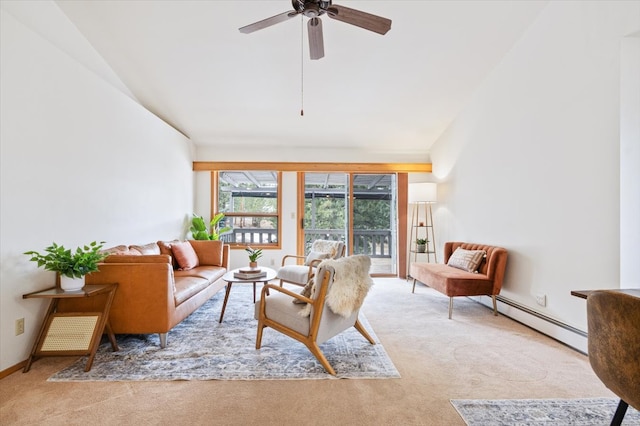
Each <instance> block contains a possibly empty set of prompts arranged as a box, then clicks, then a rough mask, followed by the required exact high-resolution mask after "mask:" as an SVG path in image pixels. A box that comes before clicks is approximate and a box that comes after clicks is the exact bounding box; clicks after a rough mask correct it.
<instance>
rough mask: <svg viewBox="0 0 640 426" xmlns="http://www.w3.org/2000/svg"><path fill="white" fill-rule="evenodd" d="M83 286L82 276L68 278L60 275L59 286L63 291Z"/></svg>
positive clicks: (76, 289) (74, 289)
mask: <svg viewBox="0 0 640 426" xmlns="http://www.w3.org/2000/svg"><path fill="white" fill-rule="evenodd" d="M82 287H84V277H82V278H70V277H67V276H64V275H61V276H60V288H61V289H62V290H64V291H78V290H82Z"/></svg>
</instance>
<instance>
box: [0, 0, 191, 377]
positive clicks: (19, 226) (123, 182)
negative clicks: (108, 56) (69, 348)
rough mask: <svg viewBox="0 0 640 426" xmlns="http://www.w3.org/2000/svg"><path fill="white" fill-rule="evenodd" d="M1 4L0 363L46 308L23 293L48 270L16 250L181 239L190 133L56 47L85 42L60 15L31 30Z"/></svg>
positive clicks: (43, 281)
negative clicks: (19, 325)
mask: <svg viewBox="0 0 640 426" xmlns="http://www.w3.org/2000/svg"><path fill="white" fill-rule="evenodd" d="M26 3H27V4H29V3H30V2H26ZM39 3H42V2H39ZM43 4H44V3H43ZM47 4H48V5H49V6H51V4H50V3H47ZM5 5H9V3H5V2H3V3H2V10H0V14H1V25H0V30H1V34H0V42H1V50H0V52H1V60H0V66H1V69H0V73H1V78H0V84H1V87H0V101H1V105H0V132H1V133H0V141H1V145H0V148H1V167H0V170H1V197H2V200H1V203H0V205H1V215H0V260H1V264H0V371H2V370H5V369H7V368H9V367H11V366H13V365H16V364H17V363H19V362H21V361H23V360H25V359H26V358H27V357H28V354H29V351H30V350H31V346H32V344H33V341H34V339H35V333H36V332H37V329H38V327H39V326H40V323H41V321H42V318H43V315H44V311H45V309H46V303H45V302H44V301H43V300H36V299H29V300H23V299H22V295H23V294H25V293H28V292H32V291H36V290H40V289H44V288H46V287H48V286H51V285H52V284H53V278H54V277H53V273H50V272H45V271H43V270H40V269H37V268H36V265H35V264H34V263H32V262H29V261H28V257H27V256H25V255H23V254H22V253H23V252H25V251H27V250H42V249H43V248H44V247H46V246H48V245H50V244H51V242H52V241H56V242H58V243H60V244H64V245H65V246H67V247H75V246H78V245H82V244H85V243H88V242H90V241H93V240H98V241H100V240H104V241H106V246H111V245H116V244H122V243H124V244H133V243H146V242H151V241H157V240H159V239H173V238H177V237H184V230H185V227H186V223H187V221H188V216H189V215H190V213H191V212H192V210H193V208H194V207H193V204H194V203H193V187H194V183H193V172H192V171H191V167H192V147H191V144H190V142H189V141H188V140H187V139H186V138H184V137H183V136H182V135H180V134H179V133H178V132H176V131H175V130H174V129H172V128H171V127H169V126H168V125H167V124H165V123H164V122H162V121H161V120H159V119H158V118H157V117H155V116H154V115H152V114H151V113H149V112H148V111H147V110H145V109H144V108H143V107H141V106H140V105H139V104H137V103H136V102H135V101H134V100H132V98H131V97H130V96H129V94H128V93H126V91H125V92H123V91H122V90H121V88H120V87H118V85H117V84H114V83H113V81H110V79H109V78H105V75H111V74H110V73H109V72H106V71H105V73H97V72H95V70H94V69H92V67H91V66H87V64H86V61H85V59H86V56H85V54H87V55H89V56H93V57H95V52H88V51H86V50H83V47H80V48H78V49H76V50H74V49H73V48H70V49H62V48H60V45H61V43H62V44H64V43H67V42H69V43H71V44H73V45H74V46H75V47H78V46H84V47H87V45H86V44H85V43H83V40H82V39H81V36H80V35H79V33H77V31H76V30H75V28H74V27H72V26H69V25H70V24H69V23H68V22H65V21H64V20H57V19H56V18H57V16H56V15H55V14H52V15H51V19H50V20H49V21H47V28H46V30H42V29H41V28H38V27H37V25H38V24H39V23H42V21H41V20H38V19H33V20H28V19H24V18H25V16H26V15H21V14H18V15H20V16H19V19H17V18H16V16H15V15H13V14H12V11H13V10H9V9H11V8H8V9H5V7H4V6H5ZM14 5H15V4H14ZM22 12H25V11H24V10H22ZM25 22H27V24H25ZM55 25H58V28H57V30H58V31H56V28H55ZM47 34H65V37H64V38H59V39H56V40H50V39H48V38H47ZM73 34H75V37H76V38H75V39H74V38H73V36H72V35H73ZM75 42H77V43H75ZM74 55H75V56H74ZM93 66H100V65H99V61H97V62H95V61H94V62H93ZM18 318H25V333H24V334H22V335H19V336H15V335H14V324H15V320H16V319H18Z"/></svg>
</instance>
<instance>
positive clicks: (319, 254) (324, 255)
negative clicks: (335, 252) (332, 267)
mask: <svg viewBox="0 0 640 426" xmlns="http://www.w3.org/2000/svg"><path fill="white" fill-rule="evenodd" d="M330 256H331V253H322V252H319V251H312V252H310V253H309V255H308V256H307V259H306V260H305V262H304V264H305V265H307V266H309V265H311V262H313V261H314V260H322V259H328V258H329V257H330Z"/></svg>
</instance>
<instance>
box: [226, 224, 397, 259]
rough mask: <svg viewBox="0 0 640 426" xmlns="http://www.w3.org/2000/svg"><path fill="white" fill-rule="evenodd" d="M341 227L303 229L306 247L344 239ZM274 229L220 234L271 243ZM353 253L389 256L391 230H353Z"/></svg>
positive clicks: (241, 241)
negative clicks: (318, 242) (319, 242)
mask: <svg viewBox="0 0 640 426" xmlns="http://www.w3.org/2000/svg"><path fill="white" fill-rule="evenodd" d="M344 235H345V233H344V230H342V229H305V231H304V237H305V242H306V246H307V247H311V244H312V243H313V241H315V240H319V239H322V240H333V241H344V239H345V238H344ZM277 238H278V234H277V230H276V229H263V228H235V229H234V230H233V231H230V232H228V233H226V234H224V235H222V236H221V239H222V240H223V241H224V242H227V243H230V244H241V245H252V244H253V245H261V244H273V243H276V242H277ZM353 253H354V254H366V255H368V256H370V257H388V258H390V257H391V230H390V229H380V230H355V231H354V232H353Z"/></svg>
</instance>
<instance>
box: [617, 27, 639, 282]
mask: <svg viewBox="0 0 640 426" xmlns="http://www.w3.org/2000/svg"><path fill="white" fill-rule="evenodd" d="M621 49H622V50H621V55H622V58H621V70H620V71H621V73H620V286H621V287H622V288H640V261H638V258H639V256H638V251H637V247H638V244H639V243H640V77H638V76H640V32H637V33H635V34H634V35H633V36H632V37H625V38H624V39H622V44H621Z"/></svg>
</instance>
